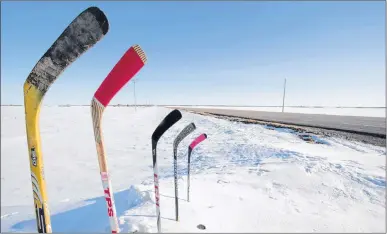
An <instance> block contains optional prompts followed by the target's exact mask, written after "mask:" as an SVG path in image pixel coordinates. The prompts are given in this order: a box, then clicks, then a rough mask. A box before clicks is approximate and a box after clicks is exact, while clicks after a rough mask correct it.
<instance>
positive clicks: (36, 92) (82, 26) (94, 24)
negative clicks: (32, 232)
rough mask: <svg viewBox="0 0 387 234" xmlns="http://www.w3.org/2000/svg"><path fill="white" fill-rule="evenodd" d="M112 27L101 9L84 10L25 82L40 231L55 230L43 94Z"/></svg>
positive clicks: (34, 188) (34, 189)
mask: <svg viewBox="0 0 387 234" xmlns="http://www.w3.org/2000/svg"><path fill="white" fill-rule="evenodd" d="M108 30H109V23H108V20H107V18H106V16H105V14H104V13H103V12H102V11H101V10H100V9H98V8H97V7H90V8H88V9H86V10H84V11H83V12H82V13H80V14H79V15H78V16H77V17H76V18H75V19H74V20H73V21H72V22H71V23H70V24H69V25H68V26H67V28H66V29H65V30H64V31H63V32H62V34H61V35H60V36H59V37H58V38H57V39H56V41H55V42H54V43H53V44H52V45H51V47H50V48H49V49H48V50H47V51H46V53H44V55H43V56H42V57H41V58H40V59H39V61H38V62H37V64H36V65H35V66H34V68H33V69H32V71H31V73H30V74H29V75H28V77H27V79H26V81H25V83H24V87H23V91H24V108H25V119H26V129H27V143H28V151H29V154H30V155H29V156H30V157H29V158H30V171H31V180H32V190H33V196H34V208H35V215H36V224H37V230H38V232H40V233H46V232H52V230H51V219H50V212H49V209H48V201H47V192H46V183H45V178H44V163H43V156H42V150H41V142H40V132H39V113H40V107H41V104H42V101H43V97H44V96H45V94H46V92H47V91H48V89H49V88H50V86H51V85H52V84H53V83H54V82H55V81H56V79H57V78H58V77H59V75H60V74H61V73H62V72H63V71H64V70H65V69H66V68H67V67H69V66H70V65H71V64H72V63H73V62H74V61H75V60H76V59H77V58H78V57H80V56H81V55H82V54H83V53H84V52H86V51H87V50H88V49H90V48H92V47H93V46H94V45H95V44H97V42H98V41H100V40H101V39H102V38H103V37H104V35H105V34H106V33H107V32H108Z"/></svg>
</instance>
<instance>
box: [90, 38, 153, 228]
mask: <svg viewBox="0 0 387 234" xmlns="http://www.w3.org/2000/svg"><path fill="white" fill-rule="evenodd" d="M146 60H147V59H146V56H145V53H144V52H143V51H142V49H141V48H140V46H138V45H135V46H132V47H130V48H129V49H128V50H127V51H126V52H125V54H124V55H123V56H122V57H121V59H120V60H119V61H118V63H117V64H116V65H115V66H114V68H113V69H112V70H111V71H110V73H109V74H108V75H107V77H106V78H105V80H104V81H103V82H102V84H101V85H100V86H99V88H98V89H97V91H96V92H95V94H94V97H93V99H92V101H91V115H92V120H93V129H94V137H95V144H96V147H97V155H98V162H99V169H100V173H101V180H102V187H103V191H104V195H105V200H106V205H107V211H108V216H109V221H110V228H111V231H112V233H117V232H119V227H118V220H117V213H116V207H115V204H114V197H113V196H112V195H113V189H112V187H111V181H110V178H109V173H108V166H107V160H106V156H105V149H104V142H103V136H102V126H101V122H102V121H101V119H102V115H103V112H104V110H105V108H106V107H107V106H108V104H109V102H110V101H111V99H112V98H113V97H114V95H116V93H118V91H120V89H121V88H122V87H123V86H124V85H125V84H126V83H127V82H128V81H129V80H130V79H132V78H133V76H134V75H135V74H136V73H137V72H138V71H140V69H141V68H142V67H143V66H144V65H145V63H146Z"/></svg>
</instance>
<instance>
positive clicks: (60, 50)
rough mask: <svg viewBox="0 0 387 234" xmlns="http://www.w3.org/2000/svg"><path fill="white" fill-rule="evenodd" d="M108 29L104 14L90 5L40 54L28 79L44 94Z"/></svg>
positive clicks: (28, 81) (27, 81)
mask: <svg viewBox="0 0 387 234" xmlns="http://www.w3.org/2000/svg"><path fill="white" fill-rule="evenodd" d="M108 30H109V23H108V20H107V18H106V16H105V14H104V13H103V12H102V11H101V10H100V9H99V8H97V7H89V8H87V9H86V10H84V11H83V12H82V13H81V14H79V15H78V16H77V17H76V18H75V19H74V20H73V21H72V22H71V23H70V25H69V26H68V27H67V28H66V29H65V30H64V31H63V33H62V34H61V35H60V36H59V37H58V38H57V40H56V41H55V42H54V44H53V45H52V46H51V47H50V48H49V49H48V50H47V52H46V53H45V54H44V55H43V56H42V57H41V58H40V60H39V61H38V63H37V64H36V65H35V67H34V68H33V69H32V71H31V73H30V74H29V76H28V78H27V80H26V83H29V84H30V85H34V86H35V87H36V88H37V89H38V90H39V91H40V93H41V95H42V96H43V95H44V94H45V93H46V92H47V90H48V89H49V87H50V86H51V85H52V84H53V83H54V82H55V80H56V79H57V78H58V76H59V75H60V74H61V73H62V72H63V71H64V70H65V69H66V68H67V67H68V66H70V65H71V64H72V63H73V62H74V61H75V60H76V59H77V58H78V57H80V56H81V55H82V54H83V53H84V52H86V51H87V50H88V49H90V48H91V47H93V46H94V45H95V44H96V43H97V42H98V41H100V40H101V39H102V38H103V36H104V35H106V33H107V32H108Z"/></svg>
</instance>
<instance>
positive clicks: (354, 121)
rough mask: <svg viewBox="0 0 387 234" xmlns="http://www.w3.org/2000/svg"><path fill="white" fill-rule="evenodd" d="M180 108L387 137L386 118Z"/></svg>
mask: <svg viewBox="0 0 387 234" xmlns="http://www.w3.org/2000/svg"><path fill="white" fill-rule="evenodd" d="M177 108H178V109H182V110H187V111H193V112H202V113H210V114H217V115H224V116H233V117H241V118H248V119H255V120H260V121H265V122H272V123H282V124H290V125H297V126H305V127H317V128H323V129H330V130H338V131H345V132H350V133H358V134H364V135H370V136H376V137H382V138H385V137H386V118H383V117H362V116H341V115H323V114H302V113H286V112H284V113H282V112H266V111H253V110H232V109H211V108H185V107H184V108H182V107H177Z"/></svg>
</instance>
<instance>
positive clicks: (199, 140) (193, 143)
mask: <svg viewBox="0 0 387 234" xmlns="http://www.w3.org/2000/svg"><path fill="white" fill-rule="evenodd" d="M205 139H207V134H205V133H203V134H201V135H200V136H198V137H197V138H196V139H195V140H193V141H192V142H191V144H190V145H189V146H188V147H189V148H190V149H191V151H192V150H193V149H194V148H195V147H196V146H197V145H198V144H200V142H202V141H204V140H205Z"/></svg>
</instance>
